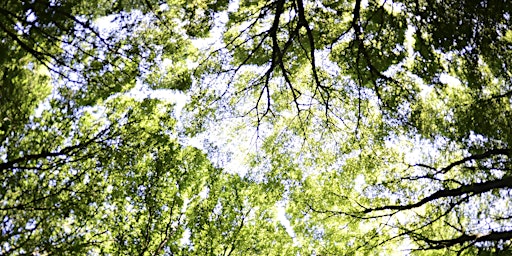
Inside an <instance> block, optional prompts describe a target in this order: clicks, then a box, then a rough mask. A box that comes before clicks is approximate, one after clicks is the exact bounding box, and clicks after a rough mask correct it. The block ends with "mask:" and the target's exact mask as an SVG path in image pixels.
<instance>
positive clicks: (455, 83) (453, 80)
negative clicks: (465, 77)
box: [439, 73, 462, 86]
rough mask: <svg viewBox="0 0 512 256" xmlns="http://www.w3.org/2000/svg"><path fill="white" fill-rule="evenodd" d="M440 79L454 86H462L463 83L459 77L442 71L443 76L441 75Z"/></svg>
mask: <svg viewBox="0 0 512 256" xmlns="http://www.w3.org/2000/svg"><path fill="white" fill-rule="evenodd" d="M439 80H440V81H441V83H443V84H447V85H452V86H460V85H461V84H462V83H461V82H460V80H459V79H457V78H456V77H454V76H451V75H448V74H446V73H442V74H441V76H440V77H439Z"/></svg>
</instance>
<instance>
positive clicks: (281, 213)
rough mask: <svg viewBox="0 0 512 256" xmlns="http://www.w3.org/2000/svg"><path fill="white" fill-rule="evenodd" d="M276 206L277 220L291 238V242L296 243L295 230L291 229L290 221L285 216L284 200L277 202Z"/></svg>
mask: <svg viewBox="0 0 512 256" xmlns="http://www.w3.org/2000/svg"><path fill="white" fill-rule="evenodd" d="M276 208H277V220H278V221H279V222H280V223H281V224H282V225H283V226H284V227H285V229H286V233H288V235H289V236H290V237H291V238H292V240H293V243H294V244H296V243H297V240H296V239H295V232H294V231H293V228H292V226H291V225H290V221H289V220H288V218H286V210H285V208H284V202H278V203H277V204H276Z"/></svg>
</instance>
